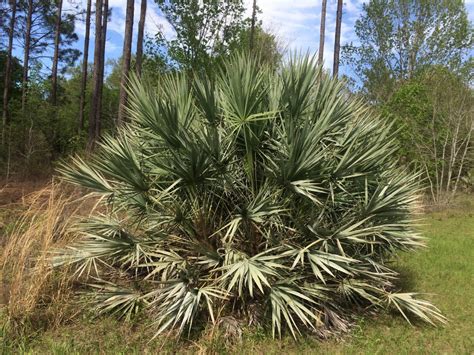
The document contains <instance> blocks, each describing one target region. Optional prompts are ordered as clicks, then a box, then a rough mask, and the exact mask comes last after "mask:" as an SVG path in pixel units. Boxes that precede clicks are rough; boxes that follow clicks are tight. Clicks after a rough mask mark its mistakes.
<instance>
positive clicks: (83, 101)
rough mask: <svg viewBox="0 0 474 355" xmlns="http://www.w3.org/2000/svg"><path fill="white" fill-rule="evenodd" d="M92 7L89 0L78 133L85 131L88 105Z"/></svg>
mask: <svg viewBox="0 0 474 355" xmlns="http://www.w3.org/2000/svg"><path fill="white" fill-rule="evenodd" d="M91 6H92V1H91V0H87V8H86V33H85V37H84V56H83V57H82V77H81V98H80V102H79V122H78V133H80V132H82V130H83V129H84V108H85V105H86V88H87V65H88V61H89V39H90V30H91Z"/></svg>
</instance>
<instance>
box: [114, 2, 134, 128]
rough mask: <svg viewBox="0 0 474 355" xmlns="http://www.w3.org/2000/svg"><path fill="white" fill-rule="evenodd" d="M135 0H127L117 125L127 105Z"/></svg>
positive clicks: (122, 119)
mask: <svg viewBox="0 0 474 355" xmlns="http://www.w3.org/2000/svg"><path fill="white" fill-rule="evenodd" d="M133 5H134V4H133V0H127V15H126V17H125V38H124V41H123V55H122V78H121V80H120V103H119V112H118V117H117V126H120V125H121V124H122V122H123V121H124V116H125V106H126V105H127V96H128V95H127V91H126V86H127V82H128V74H129V72H130V59H131V54H132V53H131V52H132V33H133V8H134V6H133Z"/></svg>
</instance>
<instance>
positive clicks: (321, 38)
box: [318, 0, 327, 65]
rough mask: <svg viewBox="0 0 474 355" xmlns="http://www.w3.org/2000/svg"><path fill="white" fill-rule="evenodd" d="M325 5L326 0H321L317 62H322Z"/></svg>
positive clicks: (320, 63)
mask: <svg viewBox="0 0 474 355" xmlns="http://www.w3.org/2000/svg"><path fill="white" fill-rule="evenodd" d="M326 6H327V0H323V1H322V4H321V21H320V22H321V27H320V29H319V52H318V63H319V65H322V64H323V58H324V38H325V34H326Z"/></svg>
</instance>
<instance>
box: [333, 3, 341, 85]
mask: <svg viewBox="0 0 474 355" xmlns="http://www.w3.org/2000/svg"><path fill="white" fill-rule="evenodd" d="M341 23H342V0H337V14H336V35H335V38H334V63H333V67H332V75H333V77H334V78H337V76H338V75H339V52H340V51H341Z"/></svg>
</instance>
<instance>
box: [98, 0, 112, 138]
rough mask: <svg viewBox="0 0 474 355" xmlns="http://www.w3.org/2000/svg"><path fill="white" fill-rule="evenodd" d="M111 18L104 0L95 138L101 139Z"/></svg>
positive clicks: (106, 0) (107, 0)
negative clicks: (109, 21) (108, 26)
mask: <svg viewBox="0 0 474 355" xmlns="http://www.w3.org/2000/svg"><path fill="white" fill-rule="evenodd" d="M108 17H109V0H104V10H103V12H102V34H101V40H102V44H101V47H100V66H99V70H100V71H99V81H100V86H99V92H98V96H97V112H96V118H95V138H96V140H97V139H99V137H100V129H101V121H102V115H101V113H102V92H103V89H104V66H105V43H106V41H107V21H108Z"/></svg>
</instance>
